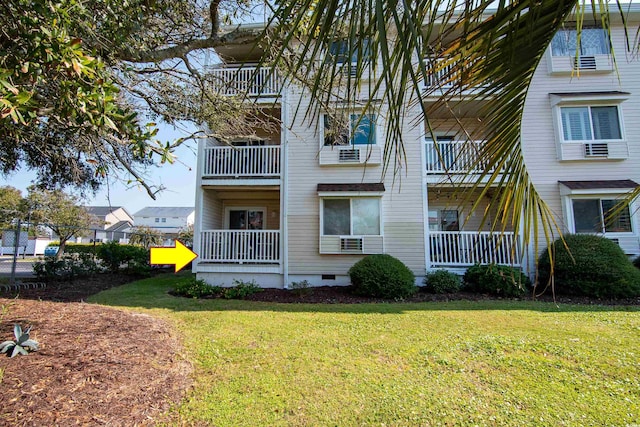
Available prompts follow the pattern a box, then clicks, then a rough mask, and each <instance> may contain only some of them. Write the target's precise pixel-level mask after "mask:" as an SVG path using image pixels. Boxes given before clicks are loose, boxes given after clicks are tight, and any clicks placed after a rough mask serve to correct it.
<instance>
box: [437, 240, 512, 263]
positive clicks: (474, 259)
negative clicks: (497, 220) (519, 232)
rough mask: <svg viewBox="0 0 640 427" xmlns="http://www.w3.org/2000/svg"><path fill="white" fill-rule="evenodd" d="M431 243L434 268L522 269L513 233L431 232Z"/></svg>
mask: <svg viewBox="0 0 640 427" xmlns="http://www.w3.org/2000/svg"><path fill="white" fill-rule="evenodd" d="M429 241H430V255H431V264H432V265H434V266H469V265H473V264H505V265H512V266H519V265H520V248H519V245H518V241H517V238H516V237H515V236H514V234H513V233H511V232H505V233H504V234H500V233H491V232H488V231H481V232H477V231H430V232H429Z"/></svg>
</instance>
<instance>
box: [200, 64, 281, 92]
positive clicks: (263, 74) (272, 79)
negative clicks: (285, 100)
mask: <svg viewBox="0 0 640 427" xmlns="http://www.w3.org/2000/svg"><path fill="white" fill-rule="evenodd" d="M211 77H212V79H213V86H214V91H215V92H217V93H219V94H221V95H226V96H248V97H254V98H255V97H272V96H277V95H278V94H279V91H280V82H279V79H278V76H277V74H276V73H275V72H274V71H272V70H271V69H270V68H268V67H262V68H256V67H254V66H250V65H245V66H242V67H221V68H214V69H212V70H211Z"/></svg>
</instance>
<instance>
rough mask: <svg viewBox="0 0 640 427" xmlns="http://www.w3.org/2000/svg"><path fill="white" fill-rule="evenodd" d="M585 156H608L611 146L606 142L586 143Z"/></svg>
mask: <svg viewBox="0 0 640 427" xmlns="http://www.w3.org/2000/svg"><path fill="white" fill-rule="evenodd" d="M584 155H585V157H607V156H609V146H608V145H607V144H605V143H597V144H584Z"/></svg>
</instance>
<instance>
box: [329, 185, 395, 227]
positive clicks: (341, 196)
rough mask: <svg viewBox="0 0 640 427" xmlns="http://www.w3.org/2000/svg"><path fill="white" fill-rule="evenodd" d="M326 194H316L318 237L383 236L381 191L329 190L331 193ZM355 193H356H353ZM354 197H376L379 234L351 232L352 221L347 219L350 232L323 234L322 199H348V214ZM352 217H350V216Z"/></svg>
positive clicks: (351, 210)
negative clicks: (317, 201)
mask: <svg viewBox="0 0 640 427" xmlns="http://www.w3.org/2000/svg"><path fill="white" fill-rule="evenodd" d="M324 194H326V192H319V193H318V196H319V199H320V200H319V208H320V215H319V216H320V237H322V236H340V237H367V236H380V237H383V236H384V227H383V224H384V218H383V217H382V211H383V209H382V193H381V192H367V193H366V194H363V193H361V192H357V193H355V192H353V193H352V192H344V193H342V192H341V193H340V194H339V195H338V194H336V192H335V191H334V192H331V195H324ZM354 194H357V195H354ZM355 198H361V199H378V217H379V218H380V224H379V234H365V235H360V234H353V221H349V233H350V234H340V235H337V234H324V201H325V200H326V199H333V200H336V199H347V200H349V201H350V202H349V209H350V214H351V213H352V212H353V209H352V206H351V200H353V199H355ZM350 219H352V218H350Z"/></svg>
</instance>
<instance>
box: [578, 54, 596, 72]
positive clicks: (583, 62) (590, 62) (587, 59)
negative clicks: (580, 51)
mask: <svg viewBox="0 0 640 427" xmlns="http://www.w3.org/2000/svg"><path fill="white" fill-rule="evenodd" d="M573 69H574V70H595V69H596V57H595V56H579V57H577V58H574V59H573Z"/></svg>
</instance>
